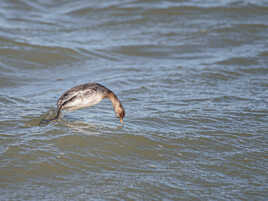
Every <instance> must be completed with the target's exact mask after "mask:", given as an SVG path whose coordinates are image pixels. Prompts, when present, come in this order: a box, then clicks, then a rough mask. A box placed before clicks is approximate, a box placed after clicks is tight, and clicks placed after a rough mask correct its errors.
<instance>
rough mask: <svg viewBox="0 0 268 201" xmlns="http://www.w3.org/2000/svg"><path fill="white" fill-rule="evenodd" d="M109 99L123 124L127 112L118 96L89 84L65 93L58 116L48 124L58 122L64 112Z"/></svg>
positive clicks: (98, 85) (59, 101)
mask: <svg viewBox="0 0 268 201" xmlns="http://www.w3.org/2000/svg"><path fill="white" fill-rule="evenodd" d="M104 98H108V99H110V101H111V102H112V104H113V108H114V111H115V114H116V116H117V117H118V118H120V122H121V123H123V118H124V116H125V110H124V107H123V105H122V104H121V102H120V100H119V99H118V98H117V96H116V95H115V94H114V92H112V91H111V90H110V89H108V88H106V87H105V86H103V85H101V84H98V83H87V84H82V85H78V86H75V87H73V88H71V89H69V90H67V91H66V92H64V93H63V94H62V95H61V97H60V98H59V99H58V102H57V114H56V116H55V117H54V118H52V119H49V120H48V122H50V121H53V120H57V119H58V118H59V116H60V114H61V111H62V110H68V111H74V110H77V109H81V108H86V107H90V106H92V105H96V104H98V103H99V102H100V101H101V100H102V99H104Z"/></svg>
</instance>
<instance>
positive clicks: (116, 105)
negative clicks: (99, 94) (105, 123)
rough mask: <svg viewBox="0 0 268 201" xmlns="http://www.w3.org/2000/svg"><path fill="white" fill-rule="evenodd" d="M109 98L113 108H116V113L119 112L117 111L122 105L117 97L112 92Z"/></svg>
mask: <svg viewBox="0 0 268 201" xmlns="http://www.w3.org/2000/svg"><path fill="white" fill-rule="evenodd" d="M107 98H109V99H110V101H111V102H112V104H113V107H114V111H115V112H117V109H118V108H119V107H120V105H121V103H120V101H119V99H118V98H117V96H116V95H115V94H114V93H113V92H112V91H110V92H109V93H108V95H107Z"/></svg>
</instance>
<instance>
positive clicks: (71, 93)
mask: <svg viewBox="0 0 268 201" xmlns="http://www.w3.org/2000/svg"><path fill="white" fill-rule="evenodd" d="M95 93H96V90H95V88H85V87H83V88H82V86H77V87H74V88H72V89H69V90H68V91H66V92H64V93H63V94H62V95H61V97H60V98H59V99H58V102H57V106H58V108H59V107H60V106H61V105H64V104H66V103H68V102H70V101H71V100H74V99H75V98H81V97H86V96H91V95H93V94H95Z"/></svg>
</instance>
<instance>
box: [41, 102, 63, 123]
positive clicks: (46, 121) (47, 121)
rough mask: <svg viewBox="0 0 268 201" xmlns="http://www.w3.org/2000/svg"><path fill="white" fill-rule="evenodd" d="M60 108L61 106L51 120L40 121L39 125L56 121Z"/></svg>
mask: <svg viewBox="0 0 268 201" xmlns="http://www.w3.org/2000/svg"><path fill="white" fill-rule="evenodd" d="M61 108H62V106H60V107H59V108H58V109H57V114H56V116H55V117H53V118H52V119H42V120H41V121H40V124H48V123H49V122H51V121H55V120H58V119H59V117H60V114H61Z"/></svg>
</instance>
